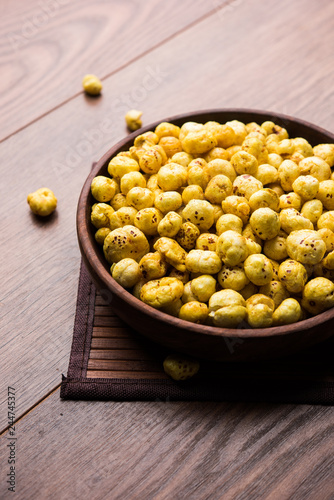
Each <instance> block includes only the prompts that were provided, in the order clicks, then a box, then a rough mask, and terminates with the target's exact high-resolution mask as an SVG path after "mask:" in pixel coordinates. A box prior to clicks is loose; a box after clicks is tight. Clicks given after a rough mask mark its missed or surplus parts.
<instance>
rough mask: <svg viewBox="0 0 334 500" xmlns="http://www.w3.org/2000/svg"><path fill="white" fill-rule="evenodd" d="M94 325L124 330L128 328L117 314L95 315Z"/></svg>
mask: <svg viewBox="0 0 334 500" xmlns="http://www.w3.org/2000/svg"><path fill="white" fill-rule="evenodd" d="M94 327H99V328H112V329H113V330H119V331H122V330H124V329H126V328H127V326H126V324H125V323H124V322H123V321H122V320H120V319H119V318H118V317H117V316H97V315H96V316H95V318H94Z"/></svg>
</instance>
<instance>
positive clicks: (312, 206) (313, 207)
mask: <svg viewBox="0 0 334 500" xmlns="http://www.w3.org/2000/svg"><path fill="white" fill-rule="evenodd" d="M322 211H323V205H322V203H321V201H320V200H308V201H306V202H305V203H304V204H303V206H302V209H301V211H300V213H301V214H302V216H303V217H306V218H307V219H309V220H310V221H311V222H312V224H313V225H315V224H317V222H318V219H319V217H320V215H321V214H322Z"/></svg>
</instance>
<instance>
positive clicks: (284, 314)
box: [273, 298, 303, 326]
mask: <svg viewBox="0 0 334 500" xmlns="http://www.w3.org/2000/svg"><path fill="white" fill-rule="evenodd" d="M302 314H303V313H302V309H301V307H300V304H299V302H298V301H297V300H296V299H292V298H289V299H285V300H283V301H282V302H281V304H280V305H279V306H278V307H277V309H276V310H275V311H274V313H273V325H274V326H280V325H290V324H291V323H296V321H299V320H300V319H301V317H302Z"/></svg>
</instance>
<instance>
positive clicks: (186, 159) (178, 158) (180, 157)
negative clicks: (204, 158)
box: [171, 151, 194, 167]
mask: <svg viewBox="0 0 334 500" xmlns="http://www.w3.org/2000/svg"><path fill="white" fill-rule="evenodd" d="M193 159H194V157H193V155H190V154H189V153H186V152H185V151H181V152H179V153H175V154H174V155H173V156H172V158H171V162H172V163H178V164H179V165H182V167H187V166H188V165H189V163H190V162H191V161H192V160H193Z"/></svg>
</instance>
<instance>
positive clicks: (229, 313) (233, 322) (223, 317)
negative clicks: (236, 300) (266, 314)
mask: <svg viewBox="0 0 334 500" xmlns="http://www.w3.org/2000/svg"><path fill="white" fill-rule="evenodd" d="M210 317H211V318H212V321H213V324H214V325H215V326H218V327H219V328H237V327H238V326H239V325H240V324H241V323H243V322H244V321H245V320H246V319H247V309H246V307H244V306H240V305H230V306H225V307H221V308H220V309H217V310H216V311H212V312H211V313H210Z"/></svg>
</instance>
